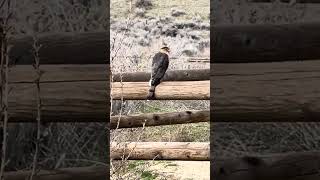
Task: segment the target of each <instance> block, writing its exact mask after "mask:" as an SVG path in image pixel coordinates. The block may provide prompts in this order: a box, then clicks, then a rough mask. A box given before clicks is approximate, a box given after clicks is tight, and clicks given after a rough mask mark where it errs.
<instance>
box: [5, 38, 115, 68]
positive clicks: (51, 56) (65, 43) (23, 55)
mask: <svg viewBox="0 0 320 180" xmlns="http://www.w3.org/2000/svg"><path fill="white" fill-rule="evenodd" d="M108 38H109V36H108V34H107V33H106V32H91V33H57V34H43V35H39V36H38V37H37V41H38V43H39V44H41V45H42V47H41V49H40V51H39V57H40V63H41V64H109V62H110V60H109V59H110V58H109V50H108V47H109V41H108ZM9 44H10V45H12V48H11V50H10V52H9V54H10V55H9V56H10V59H11V61H12V63H14V64H33V63H34V58H33V54H32V49H33V48H32V44H33V38H32V37H31V36H23V37H15V38H12V39H11V40H10V41H9Z"/></svg>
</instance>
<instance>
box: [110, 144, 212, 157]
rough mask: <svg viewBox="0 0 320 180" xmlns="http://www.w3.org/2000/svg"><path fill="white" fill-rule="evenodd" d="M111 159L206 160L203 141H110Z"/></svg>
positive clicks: (206, 146) (206, 153) (207, 154)
mask: <svg viewBox="0 0 320 180" xmlns="http://www.w3.org/2000/svg"><path fill="white" fill-rule="evenodd" d="M110 156H111V159H114V160H121V159H123V158H125V159H129V160H153V159H155V160H189V161H208V160H209V156H210V152H209V143H205V142H203V143H202V142H128V143H116V142H112V143H111V154H110Z"/></svg>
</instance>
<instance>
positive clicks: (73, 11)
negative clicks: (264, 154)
mask: <svg viewBox="0 0 320 180" xmlns="http://www.w3.org/2000/svg"><path fill="white" fill-rule="evenodd" d="M10 2H11V4H10V6H11V12H12V16H11V18H10V23H9V25H10V26H11V27H12V29H11V31H10V34H9V38H10V37H15V36H23V35H31V36H36V35H39V34H43V33H56V32H87V31H97V30H100V31H103V30H106V28H107V17H106V7H107V5H106V2H105V1H104V0H91V1H82V0H50V1H38V0H19V1H15V0H11V1H10ZM9 42H10V41H9ZM30 51H31V50H30ZM39 51H41V48H40V49H39ZM39 63H40V69H41V59H39ZM30 66H31V65H30ZM40 87H41V84H40ZM34 108H35V109H37V107H34ZM9 111H10V104H9ZM35 120H36V117H35ZM41 120H43V119H41ZM39 135H40V139H39V140H40V141H39V140H36V139H37V124H36V123H34V124H28V123H15V124H9V127H8V143H7V146H8V147H7V148H8V151H7V152H8V153H7V155H8V156H7V160H8V164H7V165H6V170H8V171H9V170H22V169H23V170H26V169H29V170H30V169H31V168H32V165H33V164H32V163H33V158H34V153H35V151H36V149H35V147H36V144H38V145H39V147H38V150H39V151H38V153H37V169H38V168H41V169H54V168H63V167H79V166H91V165H98V164H99V165H101V164H106V155H107V152H106V148H107V145H106V138H107V136H106V127H105V123H59V124H56V123H41V126H40V134H39Z"/></svg>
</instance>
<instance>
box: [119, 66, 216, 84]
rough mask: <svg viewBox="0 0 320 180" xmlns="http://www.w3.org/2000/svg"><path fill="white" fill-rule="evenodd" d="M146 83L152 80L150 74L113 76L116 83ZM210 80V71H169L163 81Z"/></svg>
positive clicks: (138, 73) (139, 73)
mask: <svg viewBox="0 0 320 180" xmlns="http://www.w3.org/2000/svg"><path fill="white" fill-rule="evenodd" d="M121 76H122V81H123V82H146V81H149V80H150V77H151V75H150V72H133V73H122V74H120V73H117V74H114V75H113V81H114V82H120V81H121ZM202 80H210V69H192V70H174V71H167V72H166V74H165V75H164V77H163V81H202Z"/></svg>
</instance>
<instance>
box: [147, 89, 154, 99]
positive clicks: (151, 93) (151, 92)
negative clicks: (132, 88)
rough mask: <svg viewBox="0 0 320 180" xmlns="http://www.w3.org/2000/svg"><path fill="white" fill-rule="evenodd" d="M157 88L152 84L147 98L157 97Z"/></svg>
mask: <svg viewBox="0 0 320 180" xmlns="http://www.w3.org/2000/svg"><path fill="white" fill-rule="evenodd" d="M155 88H156V87H155V86H151V87H150V89H149V93H148V96H147V100H152V99H156V98H155V94H154V91H155Z"/></svg>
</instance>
